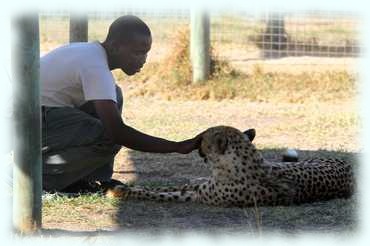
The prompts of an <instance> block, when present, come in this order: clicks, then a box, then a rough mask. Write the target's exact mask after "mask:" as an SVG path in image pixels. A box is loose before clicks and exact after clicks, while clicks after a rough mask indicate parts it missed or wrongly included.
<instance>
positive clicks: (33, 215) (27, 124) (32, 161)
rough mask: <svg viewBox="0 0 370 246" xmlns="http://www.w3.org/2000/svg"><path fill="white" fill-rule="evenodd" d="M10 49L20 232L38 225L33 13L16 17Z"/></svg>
mask: <svg viewBox="0 0 370 246" xmlns="http://www.w3.org/2000/svg"><path fill="white" fill-rule="evenodd" d="M13 24H14V25H15V26H14V29H15V30H16V31H17V33H16V34H17V36H15V38H16V40H15V42H14V46H13V49H12V66H13V68H12V69H13V75H14V76H13V78H14V84H13V85H14V87H13V91H14V98H13V100H14V101H13V102H14V104H13V105H14V127H15V141H14V164H15V165H14V167H13V226H14V228H15V229H16V230H17V231H18V232H20V233H25V234H28V233H33V232H36V231H37V230H38V229H39V228H40V227H41V206H42V203H41V195H42V194H41V192H42V156H41V120H40V115H41V112H40V92H39V90H40V84H39V67H40V58H39V57H40V50H39V47H40V44H39V19H38V15H37V14H28V15H25V16H22V17H18V18H16V19H15V20H14V23H13Z"/></svg>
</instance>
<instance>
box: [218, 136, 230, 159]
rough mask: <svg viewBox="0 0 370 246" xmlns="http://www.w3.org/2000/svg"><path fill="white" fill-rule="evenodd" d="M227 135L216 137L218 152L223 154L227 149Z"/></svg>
mask: <svg viewBox="0 0 370 246" xmlns="http://www.w3.org/2000/svg"><path fill="white" fill-rule="evenodd" d="M227 144H228V143H227V137H226V136H218V137H217V138H216V146H217V152H218V153H219V154H221V155H223V154H225V151H226V149H227Z"/></svg>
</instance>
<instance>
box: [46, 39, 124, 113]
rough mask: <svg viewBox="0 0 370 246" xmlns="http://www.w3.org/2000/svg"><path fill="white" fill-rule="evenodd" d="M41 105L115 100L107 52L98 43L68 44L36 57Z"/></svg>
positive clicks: (60, 105)
mask: <svg viewBox="0 0 370 246" xmlns="http://www.w3.org/2000/svg"><path fill="white" fill-rule="evenodd" d="M40 83H41V105H43V106H50V107H79V106H81V105H82V104H84V103H85V102H87V101H89V100H98V99H108V100H113V101H114V102H117V96H116V85H115V81H114V78H113V75H112V72H111V71H110V69H109V66H108V60H107V54H106V52H105V50H104V48H103V47H102V46H101V45H100V44H99V43H98V42H91V43H72V44H69V45H66V46H62V47H60V48H57V49H55V50H53V51H51V52H50V53H48V54H46V55H45V56H43V57H41V59H40Z"/></svg>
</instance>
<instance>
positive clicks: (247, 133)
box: [243, 128, 256, 142]
mask: <svg viewBox="0 0 370 246" xmlns="http://www.w3.org/2000/svg"><path fill="white" fill-rule="evenodd" d="M243 133H244V135H245V136H247V137H248V139H249V141H251V142H252V141H253V139H254V137H255V136H256V130H255V129H253V128H252V129H248V130H246V131H245V132H243Z"/></svg>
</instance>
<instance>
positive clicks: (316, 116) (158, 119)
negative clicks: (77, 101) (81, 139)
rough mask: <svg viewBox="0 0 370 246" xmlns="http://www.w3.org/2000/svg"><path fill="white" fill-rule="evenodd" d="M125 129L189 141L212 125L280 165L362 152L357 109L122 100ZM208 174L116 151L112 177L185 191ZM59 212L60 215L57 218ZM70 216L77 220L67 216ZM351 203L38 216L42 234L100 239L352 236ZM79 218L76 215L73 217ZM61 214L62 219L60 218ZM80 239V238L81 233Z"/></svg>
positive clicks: (192, 159) (185, 161)
mask: <svg viewBox="0 0 370 246" xmlns="http://www.w3.org/2000/svg"><path fill="white" fill-rule="evenodd" d="M123 115H124V118H125V121H126V123H128V124H129V125H132V126H134V127H136V128H138V129H139V130H142V131H144V132H146V133H149V134H153V135H156V136H159V137H164V138H168V139H173V140H181V139H185V138H188V137H192V136H193V135H194V134H196V133H198V132H200V131H202V130H204V129H206V128H208V127H210V126H214V125H221V124H224V125H232V126H234V127H238V128H239V129H247V128H256V130H257V136H256V139H255V141H254V142H255V144H256V145H257V147H258V148H259V149H262V151H263V153H264V155H265V157H266V158H268V159H270V160H274V159H275V160H278V159H280V155H281V152H282V151H284V150H285V149H286V148H288V147H290V148H295V149H297V150H298V151H299V154H300V157H301V158H302V159H303V158H305V157H312V156H332V157H340V158H344V159H346V160H348V161H352V162H355V163H357V157H358V153H359V152H360V149H361V148H360V146H359V143H358V141H357V136H358V134H359V124H358V116H357V110H356V104H355V102H353V101H345V102H335V103H319V102H317V103H310V104H289V103H280V104H276V103H255V102H249V101H219V102H216V101H193V102H180V101H177V102H170V101H162V100H156V99H139V98H138V99H135V98H130V99H127V100H126V101H125V107H124V114H123ZM207 175H209V170H208V169H207V167H206V166H205V165H204V164H203V163H202V162H201V160H200V158H199V157H198V156H197V153H195V152H193V153H191V154H189V155H179V154H168V155H161V154H148V153H140V152H137V151H130V150H127V149H122V150H121V151H120V153H119V154H118V155H117V157H116V161H115V173H114V178H117V179H120V180H123V181H125V182H129V183H134V184H140V185H150V186H158V185H171V184H185V183H188V182H190V181H191V180H193V179H196V178H200V177H204V176H207ZM63 210H64V211H63ZM73 210H75V211H76V214H77V217H76V216H71V214H73V213H72V212H73ZM357 210H358V205H357V202H356V196H354V197H353V198H351V199H348V200H345V199H337V200H332V201H325V202H316V203H312V204H304V205H300V206H289V207H283V206H279V207H259V208H244V209H242V208H215V207H210V206H206V205H200V204H191V203H186V204H179V203H157V202H149V201H124V202H121V203H119V204H117V205H115V206H102V207H100V208H99V209H94V208H91V207H89V205H83V204H82V205H74V206H73V207H67V208H66V207H61V208H54V209H53V210H50V211H48V213H47V214H44V217H43V228H44V233H45V234H46V235H49V234H50V235H60V234H59V233H62V234H63V232H67V233H68V234H69V235H71V234H70V233H72V235H88V236H102V235H110V234H111V233H112V231H113V232H114V233H116V232H117V233H125V232H142V233H146V234H148V233H149V234H151V235H160V234H161V233H164V232H167V231H170V232H175V233H176V232H188V231H200V232H205V233H217V234H219V235H228V234H230V233H243V234H245V235H260V234H267V233H270V232H276V233H285V234H286V233H288V234H295V233H299V232H320V233H324V232H325V233H326V232H330V233H335V234H338V233H341V234H343V233H352V232H354V231H355V230H356V226H357V216H356V211H357ZM77 211H78V213H77ZM61 215H63V216H61ZM81 233H82V234H81Z"/></svg>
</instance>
